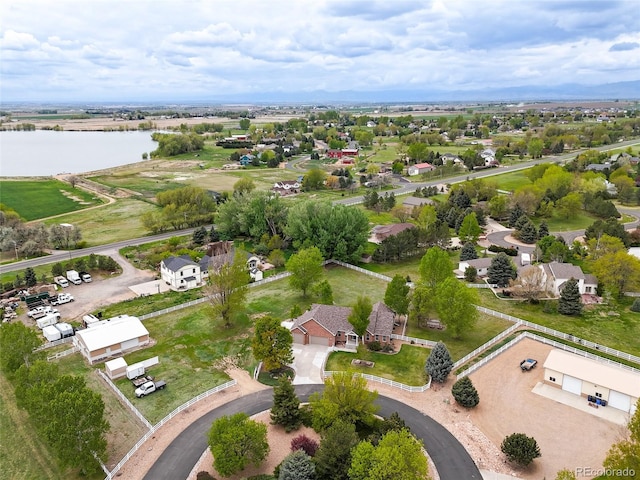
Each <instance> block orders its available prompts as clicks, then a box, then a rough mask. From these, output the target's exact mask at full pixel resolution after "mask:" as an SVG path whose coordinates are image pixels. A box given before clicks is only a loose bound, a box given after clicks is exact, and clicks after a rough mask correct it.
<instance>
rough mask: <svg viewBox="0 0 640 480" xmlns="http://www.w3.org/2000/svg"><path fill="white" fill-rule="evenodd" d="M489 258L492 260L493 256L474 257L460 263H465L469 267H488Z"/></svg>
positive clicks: (489, 264)
mask: <svg viewBox="0 0 640 480" xmlns="http://www.w3.org/2000/svg"><path fill="white" fill-rule="evenodd" d="M491 260H493V258H489V257H485V258H474V259H473V260H463V261H461V262H460V263H466V264H467V265H469V266H470V267H475V268H489V267H490V266H491Z"/></svg>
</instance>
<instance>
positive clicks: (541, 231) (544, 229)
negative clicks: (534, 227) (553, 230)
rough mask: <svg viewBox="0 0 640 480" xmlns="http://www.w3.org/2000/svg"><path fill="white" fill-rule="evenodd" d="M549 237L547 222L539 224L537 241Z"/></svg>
mask: <svg viewBox="0 0 640 480" xmlns="http://www.w3.org/2000/svg"><path fill="white" fill-rule="evenodd" d="M548 235H549V226H548V225H547V222H541V223H540V227H539V228H538V239H541V238H544V237H546V236H548Z"/></svg>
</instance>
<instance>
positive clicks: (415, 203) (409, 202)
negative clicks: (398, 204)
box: [402, 197, 436, 207]
mask: <svg viewBox="0 0 640 480" xmlns="http://www.w3.org/2000/svg"><path fill="white" fill-rule="evenodd" d="M435 203H436V202H435V200H431V199H430V198H420V197H407V198H405V199H404V200H403V201H402V205H406V206H409V207H419V206H421V205H434V204H435Z"/></svg>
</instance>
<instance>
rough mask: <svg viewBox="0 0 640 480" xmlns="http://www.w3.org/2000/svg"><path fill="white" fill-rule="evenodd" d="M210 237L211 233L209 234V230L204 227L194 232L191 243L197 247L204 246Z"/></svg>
mask: <svg viewBox="0 0 640 480" xmlns="http://www.w3.org/2000/svg"><path fill="white" fill-rule="evenodd" d="M208 236H209V233H208V232H207V229H206V228H204V227H200V228H198V229H196V230H195V231H194V232H193V236H192V237H191V241H192V242H193V243H195V244H196V245H204V243H205V242H206V241H207V237H208Z"/></svg>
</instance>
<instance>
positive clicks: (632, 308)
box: [631, 298, 640, 312]
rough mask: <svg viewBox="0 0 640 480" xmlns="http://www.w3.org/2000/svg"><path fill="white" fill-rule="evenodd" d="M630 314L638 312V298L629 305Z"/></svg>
mask: <svg viewBox="0 0 640 480" xmlns="http://www.w3.org/2000/svg"><path fill="white" fill-rule="evenodd" d="M631 311H632V312H640V298H636V299H635V300H634V301H633V305H631Z"/></svg>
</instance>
